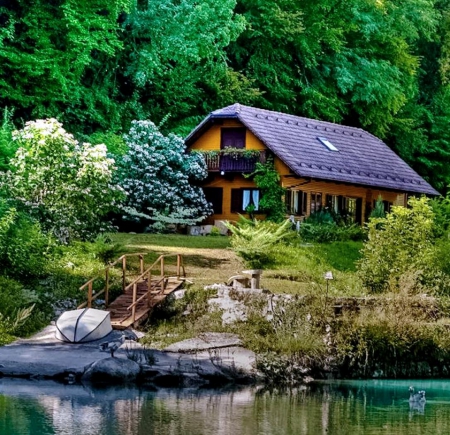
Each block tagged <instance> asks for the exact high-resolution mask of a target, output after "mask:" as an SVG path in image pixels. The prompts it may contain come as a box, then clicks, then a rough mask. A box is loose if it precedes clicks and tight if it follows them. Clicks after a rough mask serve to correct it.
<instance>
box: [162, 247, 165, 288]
mask: <svg viewBox="0 0 450 435" xmlns="http://www.w3.org/2000/svg"><path fill="white" fill-rule="evenodd" d="M164 288H165V285H164V256H162V255H161V290H162V291H164Z"/></svg>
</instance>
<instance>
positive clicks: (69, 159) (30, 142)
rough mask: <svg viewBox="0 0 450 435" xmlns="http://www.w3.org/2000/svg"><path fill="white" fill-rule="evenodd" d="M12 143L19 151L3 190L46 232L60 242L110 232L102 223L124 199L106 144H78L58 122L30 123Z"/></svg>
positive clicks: (19, 132) (108, 226)
mask: <svg viewBox="0 0 450 435" xmlns="http://www.w3.org/2000/svg"><path fill="white" fill-rule="evenodd" d="M13 140H14V141H16V142H17V143H18V145H19V148H18V150H17V152H16V155H15V157H14V158H13V159H11V162H10V164H11V171H10V172H8V173H6V174H5V176H4V179H3V183H2V184H3V187H4V188H5V189H6V190H7V192H8V193H9V195H10V196H11V197H12V198H15V199H16V200H19V201H21V202H22V203H23V204H24V205H25V207H26V208H27V209H28V210H29V211H30V213H31V214H32V215H34V216H35V217H37V218H38V219H39V221H40V222H41V224H42V226H43V227H44V228H46V229H47V230H50V231H52V232H53V233H54V234H55V235H56V236H57V237H58V238H59V239H60V240H61V241H62V242H68V241H69V240H70V239H72V238H81V239H89V238H92V237H93V236H95V235H96V234H97V233H98V232H101V231H105V230H109V229H110V225H109V224H108V223H107V222H106V221H105V219H104V218H105V216H106V215H107V214H108V213H109V212H111V211H113V210H115V209H116V207H117V206H118V204H119V203H120V201H121V200H122V199H123V196H124V194H123V191H122V189H121V188H120V187H119V186H118V185H115V184H113V182H112V177H113V171H114V169H115V166H114V160H113V159H110V158H108V157H107V150H106V146H105V145H103V144H101V145H91V144H89V143H82V144H81V143H78V142H77V141H76V140H75V139H74V137H73V136H72V135H71V134H69V133H67V132H66V131H65V130H64V129H63V127H62V124H61V123H59V122H58V121H57V120H56V119H45V120H37V121H30V122H27V123H26V125H25V128H24V129H22V130H20V131H15V132H14V133H13Z"/></svg>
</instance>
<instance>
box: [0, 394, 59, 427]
mask: <svg viewBox="0 0 450 435" xmlns="http://www.w3.org/2000/svg"><path fill="white" fill-rule="evenodd" d="M16 433H18V434H52V433H53V429H52V424H51V422H50V421H48V420H47V419H46V418H45V412H44V408H43V407H42V406H41V405H40V404H39V403H37V402H36V401H31V402H30V400H29V399H23V398H18V397H10V396H0V435H13V434H16Z"/></svg>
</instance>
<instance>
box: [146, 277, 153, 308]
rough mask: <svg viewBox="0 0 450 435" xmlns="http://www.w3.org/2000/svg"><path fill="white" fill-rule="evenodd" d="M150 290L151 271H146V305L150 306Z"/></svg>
mask: <svg viewBox="0 0 450 435" xmlns="http://www.w3.org/2000/svg"><path fill="white" fill-rule="evenodd" d="M151 291H152V271H151V270H149V271H148V277H147V306H148V307H149V306H150V297H151V294H150V292H151Z"/></svg>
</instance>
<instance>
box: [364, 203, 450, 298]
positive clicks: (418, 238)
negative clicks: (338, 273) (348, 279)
mask: <svg viewBox="0 0 450 435" xmlns="http://www.w3.org/2000/svg"><path fill="white" fill-rule="evenodd" d="M408 205H409V208H406V207H400V206H394V207H393V209H392V212H391V213H388V214H387V215H386V217H385V218H372V219H370V221H369V223H368V230H369V233H368V241H367V243H365V245H364V247H363V250H362V255H363V258H362V260H361V261H360V262H359V266H358V274H359V276H360V278H361V280H362V281H363V283H364V285H365V286H366V287H367V288H369V289H370V290H371V291H374V292H380V291H383V290H388V289H390V290H396V289H399V288H402V289H403V290H404V291H407V290H410V291H416V292H417V291H420V290H421V289H422V288H427V290H428V291H430V290H435V291H441V290H442V289H443V288H445V286H446V285H448V277H445V276H444V275H443V270H442V268H441V266H442V265H441V264H440V263H441V262H440V261H439V260H438V258H437V257H438V255H439V251H438V248H437V246H436V239H435V215H434V213H433V209H432V207H431V205H430V203H429V200H428V199H427V198H425V197H423V198H420V199H417V198H411V199H410V200H409V202H408ZM423 286H424V287H423Z"/></svg>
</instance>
